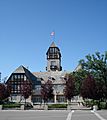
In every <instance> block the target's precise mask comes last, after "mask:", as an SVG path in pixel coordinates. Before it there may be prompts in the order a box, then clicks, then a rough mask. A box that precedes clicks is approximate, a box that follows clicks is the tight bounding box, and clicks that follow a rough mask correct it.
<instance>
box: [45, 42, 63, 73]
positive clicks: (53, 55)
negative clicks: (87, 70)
mask: <svg viewBox="0 0 107 120" xmlns="http://www.w3.org/2000/svg"><path fill="white" fill-rule="evenodd" d="M46 55H47V67H46V70H47V71H61V70H62V67H61V53H60V49H59V48H58V47H57V46H56V45H55V43H54V42H52V44H51V46H50V47H49V49H48V51H47V53H46Z"/></svg>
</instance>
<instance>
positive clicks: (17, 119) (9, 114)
mask: <svg viewBox="0 0 107 120" xmlns="http://www.w3.org/2000/svg"><path fill="white" fill-rule="evenodd" d="M0 120H107V111H95V112H93V111H90V110H72V111H66V110H63V111H60V110H57V111H53V110H52V111H0Z"/></svg>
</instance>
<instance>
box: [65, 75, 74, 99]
mask: <svg viewBox="0 0 107 120" xmlns="http://www.w3.org/2000/svg"><path fill="white" fill-rule="evenodd" d="M65 78H66V84H65V89H64V94H65V97H66V98H67V99H68V100H69V101H71V98H72V97H73V96H74V95H75V80H74V78H73V76H72V74H67V75H66V76H65Z"/></svg>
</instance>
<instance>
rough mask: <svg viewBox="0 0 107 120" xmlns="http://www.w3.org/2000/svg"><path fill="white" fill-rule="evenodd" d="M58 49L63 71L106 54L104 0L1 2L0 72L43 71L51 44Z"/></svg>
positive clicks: (106, 21)
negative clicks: (88, 58)
mask: <svg viewBox="0 0 107 120" xmlns="http://www.w3.org/2000/svg"><path fill="white" fill-rule="evenodd" d="M53 30H54V31H55V39H54V41H55V43H56V45H57V46H59V48H60V49H61V53H62V67H63V70H67V71H73V70H74V69H75V67H76V66H77V64H78V61H79V60H80V59H82V58H83V59H84V58H85V56H86V55H87V54H89V53H90V54H93V53H95V52H96V51H99V52H101V53H104V51H107V0H0V72H1V73H2V78H4V77H5V76H9V75H10V74H11V73H12V72H13V71H14V70H15V69H16V68H17V67H18V66H20V65H24V66H25V67H27V66H28V67H29V70H31V71H32V72H36V71H45V67H46V64H47V62H46V51H47V49H48V47H49V46H50V44H51V42H52V41H53V40H52V39H51V38H50V33H51V32H52V31H53Z"/></svg>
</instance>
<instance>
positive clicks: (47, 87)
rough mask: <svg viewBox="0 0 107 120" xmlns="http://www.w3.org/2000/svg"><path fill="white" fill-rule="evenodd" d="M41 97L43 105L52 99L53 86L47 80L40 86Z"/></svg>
mask: <svg viewBox="0 0 107 120" xmlns="http://www.w3.org/2000/svg"><path fill="white" fill-rule="evenodd" d="M41 95H42V99H43V100H44V103H46V102H47V101H48V100H51V99H52V98H53V96H54V95H53V85H52V81H50V80H48V81H47V82H46V83H45V84H42V85H41Z"/></svg>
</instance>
